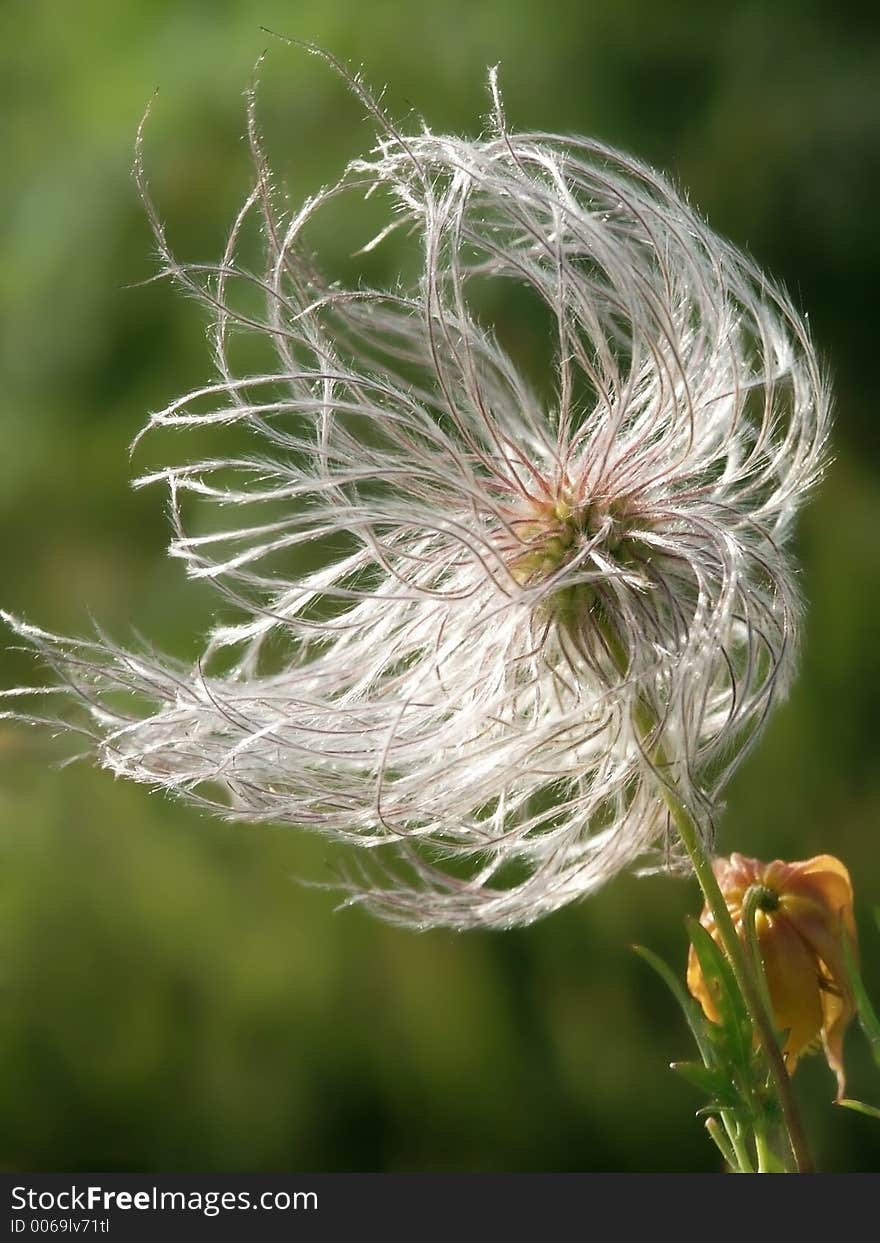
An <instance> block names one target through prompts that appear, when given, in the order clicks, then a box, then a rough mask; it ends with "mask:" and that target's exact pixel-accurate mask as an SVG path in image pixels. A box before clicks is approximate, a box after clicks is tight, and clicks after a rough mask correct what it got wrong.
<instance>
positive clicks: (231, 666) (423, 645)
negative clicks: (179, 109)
mask: <svg viewBox="0 0 880 1243" xmlns="http://www.w3.org/2000/svg"><path fill="white" fill-rule="evenodd" d="M351 85H352V86H353V87H354V89H355V90H356V91H357V93H358V94H359V96H360V99H361V100H362V102H363V103H365V104H366V106H367V108H368V109H369V110H370V112H371V114H372V115H373V117H374V118H375V119H376V121H377V122H378V126H379V137H378V144H377V146H376V147H375V149H374V150H373V151H372V152H371V153H370V154H369V155H367V156H366V157H364V158H361V159H356V160H354V161H353V162H352V163H351V164H350V165H349V166H348V167H347V168H346V169H345V171H344V172H343V174H342V176H341V177H340V179H339V181H338V182H337V183H336V184H334V185H331V186H329V187H328V188H325V189H323V190H322V191H320V192H319V193H317V194H316V195H314V196H313V197H312V198H310V199H308V200H307V201H306V202H305V203H304V204H303V206H302V207H301V208H300V209H299V210H298V211H295V212H293V213H290V214H285V212H284V211H283V209H282V208H281V207H280V206H279V205H278V204H277V203H276V196H275V194H274V191H273V187H272V185H271V179H270V174H269V171H268V167H267V163H266V160H265V158H264V154H263V151H262V148H261V145H260V141H259V136H258V133H257V128H256V124H255V121H254V106H253V99H252V98H251V100H250V104H249V121H250V124H249V132H250V140H251V146H252V150H253V156H254V163H255V169H256V178H255V184H254V187H253V190H252V192H251V193H250V195H249V196H248V198H247V201H246V202H245V204H244V206H243V208H242V210H241V212H240V214H239V216H238V218H237V219H236V221H235V224H234V226H233V229H232V232H231V234H230V237H229V242H228V246H227V249H226V252H225V254H224V255H223V257H222V260H221V261H220V263H219V264H218V265H217V266H216V268H214V269H211V270H208V269H205V268H204V267H200V266H197V265H186V264H183V263H181V262H179V261H178V260H177V259H176V258H175V257H174V255H173V254H172V252H171V249H170V247H169V245H168V243H167V241H166V236H165V233H164V230H163V226H162V224H161V221H160V219H159V216H158V214H157V212H156V209H155V208H154V206H153V205H152V202H151V200H150V198H149V194H148V191H147V187H146V183H145V181H144V177H143V171H142V163H141V156H140V144H139V148H138V159H137V164H136V172H137V175H138V179H139V184H140V186H141V189H142V193H143V195H144V199H145V202H146V204H147V209H148V212H149V215H150V219H151V221H152V224H153V228H154V231H155V235H156V239H157V243H158V247H159V250H160V252H161V255H162V263H163V270H164V271H165V272H166V273H167V274H168V275H169V276H171V277H172V278H173V279H174V280H176V281H177V282H178V283H179V284H181V285H182V286H183V287H184V288H185V289H186V290H187V291H189V292H190V293H196V294H197V295H198V296H199V298H200V299H201V300H202V302H203V303H204V305H205V306H206V307H208V309H209V311H210V313H211V315H212V317H213V342H214V348H215V358H216V366H217V376H216V379H215V381H214V382H213V383H210V384H207V385H205V386H204V387H202V388H199V389H197V390H195V391H193V392H190V393H188V394H186V395H185V396H183V397H180V398H178V399H177V400H175V401H173V402H172V403H171V404H170V405H169V406H168V407H167V408H166V409H164V410H162V411H161V412H159V413H157V414H155V415H153V416H152V418H151V419H150V420H149V424H148V427H147V429H145V430H157V429H172V430H174V429H178V430H180V429H200V428H205V429H208V428H211V429H217V428H218V427H221V428H225V427H233V426H234V427H235V428H237V429H243V430H244V431H245V432H246V433H247V435H248V436H249V438H250V439H249V442H248V443H249V445H250V448H247V447H246V448H244V449H242V447H241V444H240V443H239V444H238V446H237V448H236V451H235V452H234V453H230V454H229V455H225V454H222V453H220V454H213V455H212V453H211V452H208V453H207V454H206V455H205V456H204V457H202V458H201V460H196V461H192V462H189V463H187V464H184V465H172V466H168V467H167V468H165V469H162V470H158V471H152V472H151V473H150V474H149V475H147V476H145V477H143V478H141V479H140V480H138V483H139V484H145V483H151V482H157V481H163V482H164V483H165V484H166V485H167V487H168V490H169V493H170V500H171V514H172V520H173V539H172V542H171V545H170V553H171V555H172V556H174V557H178V558H181V559H182V560H183V562H184V563H185V566H186V570H187V573H188V574H189V575H190V576H192V577H193V578H195V579H206V580H208V581H209V582H211V583H213V584H215V585H216V587H217V588H218V590H219V591H220V592H221V593H222V596H223V600H224V602H225V603H226V604H227V605H228V606H230V607H234V608H235V609H236V610H237V617H236V618H234V619H233V620H231V621H230V620H228V619H224V620H220V621H218V622H217V624H216V626H215V627H214V629H213V630H212V631H211V633H210V635H209V636H208V638H207V641H206V647H205V651H204V653H203V655H202V657H201V659H200V660H199V661H198V663H197V664H196V665H195V666H194V667H189V666H187V665H185V664H182V663H178V662H175V661H173V660H171V659H166V658H164V657H161V656H157V655H154V654H152V653H151V652H150V651H148V650H146V649H138V650H125V649H124V648H122V647H119V646H117V645H116V644H114V643H112V642H110V641H108V640H107V639H105V638H104V637H103V636H99V637H98V638H97V639H94V640H89V641H86V640H76V639H69V638H65V637H63V636H58V635H54V634H50V633H48V632H46V631H44V630H42V629H39V628H37V627H35V626H33V625H30V624H28V623H25V622H23V621H19V620H16V619H13V618H7V620H8V621H9V622H10V623H11V625H12V626H13V628H14V629H15V630H16V632H17V633H18V634H19V635H20V636H21V637H22V638H24V639H25V640H27V641H28V642H29V643H30V644H32V645H33V646H34V647H36V648H37V649H39V651H40V653H41V654H42V657H43V658H44V659H45V660H46V661H47V662H48V663H49V664H50V665H51V666H52V667H53V668H54V670H55V671H56V673H57V674H58V675H60V676H59V678H58V682H59V684H60V689H61V691H62V693H64V694H66V695H67V696H68V697H70V700H71V701H72V702H73V703H76V704H78V705H79V709H80V711H79V712H70V711H68V712H65V713H62V715H63V716H64V719H65V720H66V722H67V724H68V726H69V727H70V728H75V729H79V730H85V731H86V732H87V734H88V736H89V738H90V742H91V746H92V747H93V749H94V750H95V752H96V754H97V758H98V760H99V762H100V763H101V764H102V765H104V766H105V767H106V768H108V769H110V770H111V771H113V772H114V773H116V774H118V775H120V776H122V777H125V778H129V779H132V780H135V781H140V782H144V783H147V784H148V785H150V786H152V787H155V788H161V789H164V790H166V791H169V792H171V793H173V794H176V795H180V796H183V797H184V798H186V799H188V800H190V801H193V802H197V803H200V804H202V805H207V806H209V807H211V808H213V809H217V810H219V811H221V812H222V814H224V815H226V816H227V817H229V818H231V819H234V820H239V821H245V822H252V823H254V822H272V823H280V824H289V825H294V826H299V827H303V828H306V829H310V830H315V831H318V832H320V833H322V834H324V835H325V836H327V837H329V838H333V839H336V840H338V841H340V842H347V843H355V844H356V845H358V846H360V847H363V848H367V849H366V850H364V851H362V852H361V854H360V856H359V857H360V858H361V859H362V860H365V861H366V863H365V865H364V867H363V868H361V869H359V871H358V875H357V876H354V877H351V878H350V880H349V881H348V882H346V883H347V884H348V886H349V894H350V900H353V901H363V902H365V903H367V904H368V905H369V906H370V907H372V908H373V909H375V910H377V911H378V912H380V913H382V914H383V915H385V916H388V917H390V918H394V919H398V920H401V921H403V922H409V923H412V924H415V925H417V926H420V927H428V926H432V925H446V926H452V927H456V928H469V927H475V926H481V927H487V926H500V927H503V926H510V925H515V924H526V923H529V922H531V921H532V920H534V919H536V918H538V917H539V916H542V915H544V914H546V913H548V912H551V911H553V910H556V909H557V908H559V907H561V906H563V905H565V904H566V903H569V902H572V901H574V900H576V899H579V898H581V897H583V896H584V895H586V894H589V893H591V892H592V891H594V890H595V889H596V888H597V887H598V886H600V885H601V884H603V883H604V882H605V881H607V880H608V879H609V878H610V877H613V876H614V875H615V874H617V873H618V872H620V871H621V870H622V869H624V868H627V867H629V866H630V865H633V864H638V865H639V866H641V867H643V868H644V867H656V866H663V865H675V864H677V863H678V862H680V858H679V856H680V850H679V849H678V848H677V846H676V844H675V841H674V840H673V836H672V835H671V834H670V831H669V818H670V813H669V809H668V808H669V801H670V795H671V796H673V797H674V799H675V801H676V804H677V805H680V806H682V807H685V808H686V809H687V812H688V815H689V816H690V817H691V818H692V819H693V822H694V824H695V825H696V826H697V829H698V831H699V834H700V835H701V837H702V839H703V840H704V842H705V843H707V844H710V843H711V840H712V837H713V834H714V830H715V822H716V818H717V814H718V810H719V796H720V793H721V791H722V789H723V787H724V784H725V782H726V781H727V779H728V778H729V776H730V774H731V772H732V771H733V769H734V767H735V766H736V765H737V764H738V763H739V762H740V760H741V759H742V757H743V755H744V754H745V753H746V751H747V749H748V748H749V746H750V745H751V744H752V743H753V742H754V740H755V738H756V737H757V735H758V733H759V731H760V728H761V726H762V725H763V723H764V721H765V719H766V717H767V714H768V711H769V710H770V708H771V707H772V706H773V704H774V703H775V702H776V701H777V700H778V699H779V698H780V696H781V695H782V694H784V692H785V689H786V687H787V685H788V683H789V680H790V677H791V673H792V669H793V666H794V662H795V656H796V647H797V631H798V618H799V597H798V590H797V585H796V572H795V567H794V565H793V562H792V559H791V556H790V553H789V551H788V543H789V539H790V535H791V531H792V524H793V520H794V517H795V514H796V511H797V509H798V507H799V505H800V503H801V502H802V500H803V498H804V496H805V494H806V492H807V491H808V489H809V488H810V486H811V485H812V484H813V483H814V482H815V481H816V479H817V478H818V476H819V474H820V472H821V468H822V465H823V450H824V442H825V436H826V427H827V421H828V410H829V401H828V395H827V391H826V386H825V383H824V378H823V376H822V374H821V372H820V368H819V366H818V364H817V361H816V358H815V355H814V352H813V349H812V346H811V343H810V340H809V335H808V332H807V329H806V327H805V325H804V323H803V322H802V320H801V319H800V318H799V317H798V315H797V314H796V312H795V311H794V309H793V308H792V306H791V303H790V302H789V300H788V299H787V297H786V296H785V294H784V293H783V292H782V291H781V290H780V289H779V288H778V287H777V286H775V285H774V284H772V283H771V282H770V281H769V280H767V278H766V277H765V276H763V275H762V273H761V272H760V271H759V270H758V268H757V267H756V266H755V265H754V263H753V262H752V261H751V260H750V259H749V258H747V257H746V256H744V255H742V254H741V253H739V252H738V251H737V250H735V249H734V248H733V247H732V246H731V245H730V244H729V243H727V242H726V241H724V240H722V239H721V238H720V237H718V236H717V235H716V234H715V233H714V232H712V230H711V229H710V228H709V227H708V226H707V225H706V224H705V222H704V221H703V220H702V219H701V218H700V217H699V215H697V214H696V213H695V212H694V211H693V210H692V209H691V208H690V207H689V206H688V204H687V203H686V202H685V200H684V199H683V198H682V196H681V194H680V193H678V192H677V191H676V190H675V189H674V188H673V187H672V186H671V185H670V183H669V182H668V181H667V180H666V179H665V178H664V177H663V176H661V175H659V174H658V173H656V172H654V171H653V170H651V169H650V168H648V167H646V166H645V165H643V164H641V163H639V162H638V161H637V160H635V159H633V158H631V157H630V156H628V155H625V154H623V153H621V152H619V151H616V150H613V149H612V148H610V147H607V146H605V145H603V144H601V143H599V142H597V141H594V140H591V139H586V138H562V137H559V136H556V135H553V134H546V133H516V132H512V131H511V130H510V129H509V128H508V125H507V123H506V120H505V117H504V113H503V109H502V103H501V99H500V95H499V92H498V87H497V82H496V78H495V74H494V72H493V73H492V74H491V75H490V87H491V98H492V111H491V119H490V129H489V130H488V131H487V133H486V136H484V137H481V138H479V139H464V138H456V137H449V136H442V135H440V136H438V135H435V134H433V133H431V132H430V130H429V129H427V128H425V129H423V130H421V131H420V132H416V133H411V134H404V133H402V132H400V130H399V129H398V128H397V127H396V126H395V125H394V123H393V122H392V121H391V120H390V119H389V118H388V117H387V116H386V114H385V113H384V111H383V110H382V109H381V107H380V105H379V104H378V102H377V101H376V99H375V98H374V97H373V96H372V95H371V94H370V93H369V91H368V90H367V89H366V88H365V87H364V86H363V85H362V84H361V83H360V81H358V80H351ZM348 193H351V194H355V195H358V196H361V195H374V196H377V197H379V198H380V199H384V201H385V202H386V203H387V205H388V220H387V226H386V227H385V228H383V229H382V231H381V232H380V233H379V235H378V236H377V237H375V238H374V240H373V241H372V242H370V243H369V246H368V247H367V248H366V249H369V247H370V246H379V245H381V244H382V243H383V242H384V240H385V238H386V237H387V236H388V235H389V234H391V233H392V232H395V231H399V232H402V233H403V234H405V235H406V236H408V237H411V238H415V239H416V240H417V242H418V246H419V266H420V272H419V274H418V276H417V277H416V278H415V279H414V280H412V281H411V282H410V283H409V284H407V283H406V282H405V281H404V280H403V278H402V279H401V282H400V283H399V284H398V285H396V286H395V287H393V288H385V289H373V288H368V287H367V286H366V285H365V284H363V283H360V284H357V286H356V287H354V288H351V289H346V288H343V287H341V286H340V285H339V284H338V283H333V282H331V281H328V280H326V279H325V278H324V277H323V276H322V275H321V273H320V272H319V271H318V270H317V268H316V266H315V265H314V263H313V262H312V260H311V259H310V257H309V254H308V250H307V248H306V242H305V237H306V235H307V232H308V226H309V225H310V223H311V222H312V220H313V219H314V218H315V217H316V216H318V215H319V214H320V213H322V212H323V211H324V209H326V208H327V207H328V206H330V205H332V204H334V203H335V201H336V200H338V199H339V198H340V196H342V195H344V194H348ZM253 216H256V217H257V218H258V219H259V220H260V222H261V227H262V232H263V235H264V238H265V246H266V264H265V270H264V271H262V272H253V271H250V270H248V269H247V268H246V267H245V266H244V265H243V263H242V261H241V260H240V259H239V258H238V255H239V251H240V241H241V236H242V231H243V229H244V227H245V224H246V222H247V221H248V220H249V219H250V218H251V217H253ZM514 286H519V287H524V288H525V289H527V290H528V291H530V293H531V295H532V297H533V298H537V300H538V301H539V302H540V304H541V305H542V306H543V308H544V309H545V313H546V314H547V315H548V317H549V321H550V322H551V323H552V335H553V343H554V361H553V365H552V376H549V377H547V382H546V383H545V384H544V385H543V386H538V387H536V386H535V385H534V384H532V383H530V382H529V380H528V379H527V378H526V376H525V375H524V374H523V373H522V371H521V369H520V368H519V367H518V366H517V364H516V362H515V360H514V358H513V357H512V356H511V354H510V353H509V352H508V351H507V350H506V349H505V348H504V346H503V344H502V343H501V341H500V340H499V338H498V334H497V332H496V331H495V329H494V328H493V325H492V323H491V322H489V320H488V319H487V315H486V312H485V306H486V303H485V297H484V295H485V290H486V289H487V288H491V289H494V290H496V291H497V290H500V291H502V295H503V292H504V291H505V290H507V289H510V288H513V287H514ZM236 290H243V291H245V292H246V293H248V294H249V295H252V294H253V293H254V291H256V292H257V293H258V294H259V295H260V298H261V310H260V311H259V312H255V311H254V310H253V308H252V305H251V303H252V298H251V302H249V303H248V305H247V307H245V306H244V304H243V303H241V300H240V299H239V298H238V297H237V295H236ZM241 332H249V333H253V334H256V335H257V336H259V337H260V338H262V339H263V340H265V341H266V342H268V343H270V344H271V346H272V347H273V349H274V355H275V359H276V362H275V363H274V364H273V366H272V367H270V368H267V369H266V370H265V372H263V373H244V374H238V373H237V372H236V370H235V368H234V365H233V358H232V354H233V350H232V348H231V345H230V342H231V340H232V338H233V337H234V335H235V334H236V333H241ZM212 443H213V441H212ZM196 504H198V505H202V506H208V507H211V506H213V507H216V514H222V515H227V514H228V513H229V512H230V511H232V510H234V509H235V510H238V511H239V515H238V517H237V518H236V519H235V520H232V521H230V520H229V519H228V518H224V522H225V525H224V526H223V528H222V529H217V521H218V520H217V519H216V517H215V519H214V520H213V525H211V526H208V527H206V526H205V524H204V523H203V525H202V527H201V528H200V529H199V531H198V533H193V532H192V530H191V528H190V527H189V526H188V522H189V520H190V518H189V515H190V511H189V509H188V506H191V505H196ZM15 693H22V692H13V694H15ZM367 851H369V852H370V853H367ZM371 861H375V862H376V863H377V864H379V867H378V868H374V867H373V866H372V862H371ZM368 865H369V866H368Z"/></svg>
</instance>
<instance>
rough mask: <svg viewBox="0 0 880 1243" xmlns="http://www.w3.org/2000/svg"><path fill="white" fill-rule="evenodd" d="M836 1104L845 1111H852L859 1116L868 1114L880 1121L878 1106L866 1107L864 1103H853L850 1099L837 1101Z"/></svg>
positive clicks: (845, 1098)
mask: <svg viewBox="0 0 880 1243" xmlns="http://www.w3.org/2000/svg"><path fill="white" fill-rule="evenodd" d="M835 1104H837V1105H841V1106H842V1107H843V1108H844V1109H852V1110H853V1111H854V1112H855V1113H857V1114H866V1115H867V1116H868V1117H869V1118H878V1119H880V1109H878V1108H877V1107H876V1105H866V1104H865V1102H864V1101H853V1100H850V1099H849V1098H848V1097H844V1099H843V1100H841V1101H836V1102H835Z"/></svg>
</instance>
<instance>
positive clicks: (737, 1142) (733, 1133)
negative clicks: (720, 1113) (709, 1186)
mask: <svg viewBox="0 0 880 1243" xmlns="http://www.w3.org/2000/svg"><path fill="white" fill-rule="evenodd" d="M729 1114H730V1111H729V1110H725V1111H724V1121H725V1123H727V1124H728V1125H727V1134H728V1135H729V1136H730V1143H731V1147H732V1148H733V1151H734V1153H735V1154H736V1159H737V1161H738V1162H739V1170H738V1173H740V1174H754V1172H755V1171H754V1167H753V1166H752V1158H751V1156H750V1155H749V1150H748V1147H747V1146H746V1141H745V1138H744V1136H743V1132H742V1127H741V1126H740V1124H739V1123H738V1122H737V1121H735V1120H734V1119H729Z"/></svg>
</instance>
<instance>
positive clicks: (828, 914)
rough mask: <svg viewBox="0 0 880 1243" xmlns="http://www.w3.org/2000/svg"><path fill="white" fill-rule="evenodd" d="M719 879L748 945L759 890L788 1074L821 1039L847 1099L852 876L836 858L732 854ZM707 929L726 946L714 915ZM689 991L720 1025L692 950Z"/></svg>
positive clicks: (766, 960) (705, 921)
mask: <svg viewBox="0 0 880 1243" xmlns="http://www.w3.org/2000/svg"><path fill="white" fill-rule="evenodd" d="M713 866H714V870H715V875H716V877H717V879H718V884H719V885H720V887H721V892H722V894H723V895H724V900H725V902H726V903H727V909H728V910H729V911H730V914H731V917H732V919H733V923H734V926H735V928H736V931H737V933H738V935H739V936H740V937H741V938H742V939H743V940H745V936H746V928H745V924H744V908H745V904H746V894H747V893H748V891H749V890H750V889H751V888H752V887H753V886H758V887H760V890H761V891H762V892H759V893H758V894H757V905H756V908H755V917H754V918H755V931H756V934H757V941H758V947H759V950H760V954H761V961H762V963H763V967H764V974H765V976H766V980H767V990H768V993H769V996H770V1003H771V1005H772V1008H773V1020H774V1022H775V1024H776V1026H777V1028H778V1029H779V1030H780V1031H782V1032H784V1033H785V1044H784V1046H783V1053H784V1056H785V1063H786V1066H787V1067H788V1069H789V1071H793V1070H794V1069H795V1067H796V1065H797V1061H798V1058H799V1057H800V1056H801V1054H803V1053H805V1052H809V1051H810V1048H811V1046H812V1045H813V1044H814V1043H815V1042H816V1041H817V1038H818V1037H820V1036H821V1040H822V1045H823V1046H824V1049H825V1057H826V1059H827V1061H828V1065H829V1066H830V1067H831V1069H832V1070H833V1071H834V1073H835V1075H836V1076H837V1097H838V1100H839V1099H840V1098H841V1097H842V1096H843V1094H844V1087H845V1080H844V1070H843V1036H844V1032H845V1030H846V1026H847V1024H848V1023H849V1021H850V1019H851V1018H852V1017H853V1015H854V1014H855V1012H856V1006H855V1000H854V997H853V991H852V987H851V985H850V981H849V974H848V971H847V967H846V956H845V938H848V940H849V944H850V947H851V949H852V951H853V952H854V953H855V950H856V928H855V920H854V918H853V894H852V884H851V883H850V878H849V872H848V871H847V869H846V868H845V867H844V865H843V864H842V863H841V862H840V860H839V859H835V858H834V856H833V855H817V856H816V857H815V858H813V859H806V860H803V861H801V862H799V863H783V862H782V860H781V859H775V860H774V861H773V862H772V863H762V862H761V861H760V860H759V859H747V858H745V856H743V855H740V854H732V855H731V856H730V858H729V859H716V860H715V863H714V865H713ZM700 923H701V924H702V925H703V927H704V928H706V930H707V931H708V932H709V933H710V934H711V935H712V937H713V939H714V940H715V941H716V942H718V943H719V944H720V938H719V936H718V931H717V928H716V926H715V919H714V916H713V915H712V912H711V911H710V910H709V909H708V907H707V908H705V909H704V910H703V913H702V915H701V916H700ZM687 984H688V988H689V989H690V991H691V993H692V994H693V996H694V997H695V998H696V999H697V1001H699V1003H700V1005H701V1006H702V1008H703V1012H704V1013H705V1015H706V1017H707V1018H708V1019H710V1020H711V1021H712V1022H716V1023H717V1022H718V1021H719V1015H718V1010H717V1007H716V1005H715V999H714V997H713V996H712V993H711V992H710V989H709V987H708V985H707V982H706V980H705V978H704V976H703V973H702V970H701V968H700V964H699V962H698V960H697V956H696V953H695V952H694V949H693V947H691V951H690V955H689V958H688V971H687Z"/></svg>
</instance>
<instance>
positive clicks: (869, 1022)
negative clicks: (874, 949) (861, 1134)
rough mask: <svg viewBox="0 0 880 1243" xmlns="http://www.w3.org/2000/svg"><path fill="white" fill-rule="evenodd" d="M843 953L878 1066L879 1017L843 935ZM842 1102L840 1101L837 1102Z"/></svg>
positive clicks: (862, 1024)
mask: <svg viewBox="0 0 880 1243" xmlns="http://www.w3.org/2000/svg"><path fill="white" fill-rule="evenodd" d="M843 953H844V957H845V959H846V969H847V972H848V974H849V982H850V984H851V985H852V990H853V996H854V997H855V1001H856V1009H857V1010H858V1013H859V1023H860V1025H861V1028H862V1031H863V1032H864V1033H865V1036H866V1037H867V1040H868V1044H869V1045H870V1046H871V1053H872V1054H873V1055H874V1061H875V1062H876V1064H877V1065H878V1066H880V1018H878V1017H877V1011H876V1010H875V1009H874V1007H873V1005H872V1004H871V999H870V997H869V996H868V993H867V990H866V989H865V985H864V983H863V982H862V977H861V974H860V972H859V968H858V964H857V963H856V959H855V954H854V953H853V949H852V946H851V945H850V943H849V937H847V936H844V937H843ZM838 1103H839V1104H841V1105H842V1104H843V1102H842V1101H840V1102H838Z"/></svg>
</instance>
